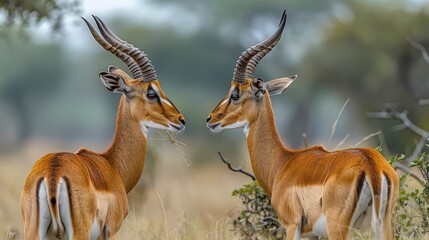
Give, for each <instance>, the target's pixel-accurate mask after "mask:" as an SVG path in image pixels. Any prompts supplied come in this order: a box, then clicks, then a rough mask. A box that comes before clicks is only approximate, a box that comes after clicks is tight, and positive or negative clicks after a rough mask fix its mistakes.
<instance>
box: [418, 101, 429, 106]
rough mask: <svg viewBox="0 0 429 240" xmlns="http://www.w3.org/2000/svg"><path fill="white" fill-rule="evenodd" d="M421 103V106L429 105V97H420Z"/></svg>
mask: <svg viewBox="0 0 429 240" xmlns="http://www.w3.org/2000/svg"><path fill="white" fill-rule="evenodd" d="M419 105H420V106H425V105H429V99H420V100H419Z"/></svg>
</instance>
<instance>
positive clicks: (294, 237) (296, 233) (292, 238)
mask: <svg viewBox="0 0 429 240" xmlns="http://www.w3.org/2000/svg"><path fill="white" fill-rule="evenodd" d="M285 228H286V239H287V240H299V239H301V229H300V228H299V224H287V225H285Z"/></svg>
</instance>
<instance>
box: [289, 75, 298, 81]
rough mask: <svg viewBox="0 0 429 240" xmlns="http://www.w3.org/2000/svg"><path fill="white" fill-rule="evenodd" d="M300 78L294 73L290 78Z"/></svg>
mask: <svg viewBox="0 0 429 240" xmlns="http://www.w3.org/2000/svg"><path fill="white" fill-rule="evenodd" d="M297 78H298V75H296V74H295V75H293V76H290V79H292V80H295V79H297Z"/></svg>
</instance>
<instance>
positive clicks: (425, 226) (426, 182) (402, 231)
mask: <svg viewBox="0 0 429 240" xmlns="http://www.w3.org/2000/svg"><path fill="white" fill-rule="evenodd" d="M402 159H405V156H404V155H401V156H399V157H398V156H394V157H391V158H390V159H389V162H390V163H391V164H392V166H395V164H396V163H397V162H398V161H401V160H402ZM410 167H416V168H417V169H418V170H419V171H420V172H421V174H422V176H423V179H422V181H423V182H422V184H423V189H416V188H412V187H410V186H408V183H409V180H410V176H409V175H408V174H405V175H402V176H401V177H400V179H399V180H400V189H399V198H398V203H397V205H396V209H395V216H394V220H393V221H394V225H395V233H394V234H395V239H401V240H402V239H427V238H428V237H429V158H428V156H427V155H426V153H422V154H421V155H420V157H419V158H418V159H417V160H415V161H413V162H411V164H410ZM425 237H426V238H425Z"/></svg>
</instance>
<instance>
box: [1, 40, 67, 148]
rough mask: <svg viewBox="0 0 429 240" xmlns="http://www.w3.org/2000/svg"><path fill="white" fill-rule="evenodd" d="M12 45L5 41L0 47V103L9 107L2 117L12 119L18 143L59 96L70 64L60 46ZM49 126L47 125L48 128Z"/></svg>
mask: <svg viewBox="0 0 429 240" xmlns="http://www.w3.org/2000/svg"><path fill="white" fill-rule="evenodd" d="M13 42H14V46H13V47H11V46H10V45H8V44H6V43H5V42H2V44H0V52H2V53H3V54H2V55H1V57H0V61H1V62H2V64H0V72H1V73H2V74H1V75H0V101H1V103H2V104H4V105H5V106H6V107H7V109H6V110H7V111H6V112H5V113H3V114H8V115H9V116H10V118H11V120H12V123H13V125H14V126H15V128H16V129H15V130H14V131H16V133H15V134H16V138H17V139H16V141H22V140H25V139H26V138H27V137H28V136H30V135H31V134H32V133H33V132H32V131H33V128H34V127H35V125H36V124H35V123H36V122H37V119H38V117H39V116H40V115H41V113H42V112H43V110H44V109H45V108H44V105H46V103H47V102H49V101H50V100H52V99H53V98H54V97H55V96H57V95H56V94H57V90H58V88H59V86H60V85H61V84H60V83H61V82H62V81H63V78H62V75H63V72H64V69H65V65H66V64H67V63H66V60H65V58H64V56H63V54H62V53H63V51H62V49H61V47H60V46H59V45H57V44H45V45H37V46H36V45H34V44H32V43H29V42H28V41H20V40H17V39H14V40H13ZM15 46H19V47H15ZM2 124H6V125H7V124H8V122H3V123H2ZM10 124H11V123H9V125H10ZM50 124H51V123H49V122H46V123H45V126H49V125H50ZM9 144H10V143H9ZM0 145H1V144H0Z"/></svg>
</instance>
